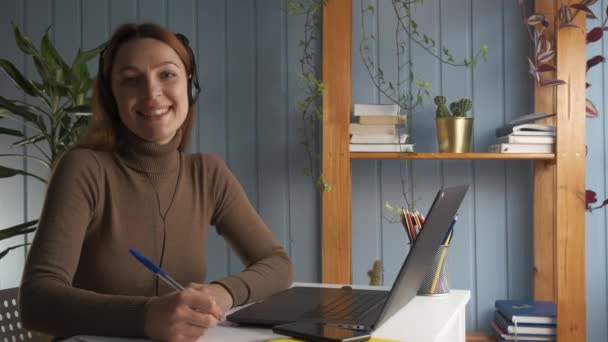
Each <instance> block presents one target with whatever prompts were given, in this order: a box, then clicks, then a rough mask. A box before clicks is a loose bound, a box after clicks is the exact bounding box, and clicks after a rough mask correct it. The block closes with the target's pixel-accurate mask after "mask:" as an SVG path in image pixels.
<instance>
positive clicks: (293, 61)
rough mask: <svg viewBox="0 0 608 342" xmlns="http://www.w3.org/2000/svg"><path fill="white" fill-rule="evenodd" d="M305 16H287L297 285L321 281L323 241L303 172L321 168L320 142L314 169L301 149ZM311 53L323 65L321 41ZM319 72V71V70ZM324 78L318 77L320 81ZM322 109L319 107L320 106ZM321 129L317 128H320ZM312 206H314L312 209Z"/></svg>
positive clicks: (291, 233) (316, 199)
mask: <svg viewBox="0 0 608 342" xmlns="http://www.w3.org/2000/svg"><path fill="white" fill-rule="evenodd" d="M304 22H305V16H304V15H297V16H296V15H290V16H287V33H286V39H287V45H286V46H285V53H286V55H287V75H286V76H287V113H288V120H289V123H288V128H287V139H288V141H287V144H288V145H287V153H288V161H289V171H288V177H289V212H290V215H289V229H290V231H289V234H288V237H290V240H289V241H288V246H289V251H290V255H291V257H292V261H293V264H294V269H295V280H296V281H316V282H318V281H320V280H321V272H320V269H321V247H320V246H321V237H320V234H319V233H320V220H319V205H318V203H319V199H320V197H321V196H320V192H318V191H317V190H316V187H315V185H314V184H313V180H312V179H311V178H310V177H308V176H306V175H305V173H304V172H303V171H304V170H307V169H311V168H312V169H311V170H310V171H312V174H313V175H314V174H316V173H317V172H316V170H318V169H319V168H320V165H319V160H314V158H320V151H319V149H320V147H319V144H318V139H317V141H314V142H311V143H312V144H313V151H314V152H313V153H314V154H313V165H312V166H310V165H309V161H308V156H307V153H306V150H305V148H304V146H303V145H302V143H301V141H302V134H301V132H300V130H301V129H302V128H304V127H305V126H304V125H308V123H306V122H305V121H304V120H303V119H302V118H301V113H300V111H298V110H297V108H296V102H297V101H299V100H302V99H303V98H304V97H305V96H306V95H305V94H304V89H305V84H304V82H303V81H302V80H301V79H300V77H298V76H297V74H298V72H301V70H300V63H299V60H300V58H301V56H302V51H303V50H302V49H303V48H302V46H301V45H300V42H301V41H302V40H303V39H304V31H303V27H304ZM311 49H312V51H314V52H317V53H318V58H317V60H316V65H317V66H319V65H320V62H321V58H320V57H321V56H320V50H321V40H320V37H317V39H316V40H315V41H314V42H313V45H312V46H311ZM319 71H320V68H319ZM320 76H321V75H318V77H320ZM318 105H319V106H320V105H321V104H320V103H319V104H318ZM317 128H318V125H317ZM315 133H316V134H315V135H316V136H317V137H318V136H319V130H318V129H315ZM311 203H312V204H313V205H311Z"/></svg>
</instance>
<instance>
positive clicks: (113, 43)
mask: <svg viewBox="0 0 608 342" xmlns="http://www.w3.org/2000/svg"><path fill="white" fill-rule="evenodd" d="M197 88H198V84H197V81H196V67H195V63H194V58H193V56H192V52H191V50H190V48H189V46H188V44H187V40H185V39H184V38H183V36H179V35H178V36H176V35H174V34H173V33H171V32H168V31H167V30H166V29H164V28H162V27H159V26H157V25H154V24H140V25H136V24H126V25H123V26H121V27H120V28H118V30H117V31H116V32H115V33H114V35H113V36H112V38H111V39H110V41H109V43H108V45H107V47H106V49H105V51H103V52H102V56H101V58H100V67H99V74H98V78H97V80H96V84H95V94H94V99H93V118H92V121H91V124H90V127H89V131H88V132H87V133H86V134H85V136H84V137H83V139H82V141H81V142H80V144H79V146H78V147H77V148H75V149H72V150H71V151H70V152H68V153H67V154H66V155H65V156H64V157H63V158H62V159H61V160H60V162H59V163H58V164H57V166H56V168H55V170H54V172H53V175H52V177H51V181H50V184H49V187H48V190H47V194H46V199H45V203H44V207H43V211H42V215H41V217H40V225H39V228H38V232H37V233H36V237H35V239H34V242H33V244H32V246H31V249H30V252H29V255H28V258H27V262H26V265H25V270H24V274H23V279H22V284H21V292H20V305H21V320H22V323H23V325H24V326H25V327H26V328H28V329H32V330H38V331H42V332H47V333H50V334H53V335H58V336H72V335H77V334H87V335H114V336H148V337H151V338H155V339H162V340H173V341H194V340H196V339H197V338H198V337H200V336H202V335H204V334H205V332H206V330H207V329H209V328H211V327H213V326H215V325H216V324H217V323H218V320H220V319H221V318H222V316H223V314H224V313H225V312H226V311H227V310H228V309H230V308H231V307H233V306H236V305H241V304H245V303H248V302H252V301H257V300H260V299H263V298H265V297H267V296H269V295H271V294H273V293H276V292H278V291H280V290H283V289H285V288H287V287H289V286H290V285H291V281H292V265H291V261H290V259H289V257H288V255H287V253H286V252H285V250H284V249H283V248H282V247H281V245H280V243H279V242H278V241H277V240H276V239H275V238H274V237H273V235H272V233H271V232H270V230H269V229H268V227H267V226H266V225H265V224H264V223H263V222H262V220H261V218H260V217H259V216H258V214H257V213H256V211H255V210H254V209H253V208H252V206H251V204H250V203H249V201H248V200H247V198H246V195H245V193H244V191H243V189H242V188H241V186H240V184H239V183H238V181H237V180H236V179H235V178H234V176H233V175H232V174H231V172H230V171H229V170H228V168H227V167H226V165H225V164H224V163H223V162H222V161H220V160H219V159H218V158H216V157H214V156H211V155H207V154H194V155H185V154H184V153H183V151H184V147H185V144H186V142H187V141H188V135H189V133H190V130H191V126H192V116H193V115H194V103H195V101H196V95H197V90H198V89H197ZM209 225H214V226H215V227H216V230H217V232H218V234H220V235H221V236H222V237H223V238H224V239H225V240H226V241H227V243H228V244H229V245H230V246H231V247H232V248H234V249H235V250H236V252H237V253H238V254H239V256H240V257H241V259H242V261H243V263H244V264H245V265H246V268H245V270H244V271H242V272H241V273H238V274H235V275H231V276H228V277H225V278H222V279H218V280H216V281H214V282H212V283H211V284H203V282H204V281H205V277H206V265H207V255H206V249H205V246H206V242H207V241H206V239H207V227H208V226H209ZM130 248H134V249H136V250H138V251H139V252H141V253H142V254H143V255H145V256H147V257H148V258H150V259H152V260H153V261H154V262H155V263H157V264H159V265H160V266H161V267H162V268H163V269H164V270H165V271H167V273H168V274H170V275H171V276H172V277H173V278H174V279H175V280H177V281H178V282H179V283H181V284H190V285H188V286H187V287H186V289H185V290H184V291H175V290H173V289H172V288H171V287H169V286H167V285H166V284H165V283H163V282H159V281H158V278H156V277H155V275H154V274H153V273H152V272H150V271H149V270H148V269H146V268H145V267H144V266H143V265H141V264H140V263H138V262H137V261H136V260H135V259H134V258H132V257H131V256H130V254H129V249H130ZM209 258H210V262H213V255H210V256H209Z"/></svg>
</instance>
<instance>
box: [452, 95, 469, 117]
mask: <svg viewBox="0 0 608 342" xmlns="http://www.w3.org/2000/svg"><path fill="white" fill-rule="evenodd" d="M471 108H473V101H471V100H470V99H461V100H459V101H454V102H452V103H450V110H451V111H452V116H457V117H465V116H467V112H468V111H470V110H471Z"/></svg>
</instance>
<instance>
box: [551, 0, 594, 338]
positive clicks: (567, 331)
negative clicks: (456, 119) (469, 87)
mask: <svg viewBox="0 0 608 342" xmlns="http://www.w3.org/2000/svg"><path fill="white" fill-rule="evenodd" d="M556 2H557V1H556ZM565 2H566V3H570V4H573V3H579V1H578V0H568V1H565ZM574 24H575V25H576V26H578V27H576V28H562V29H559V30H557V32H556V36H557V44H556V45H557V78H558V79H562V80H564V81H566V82H568V83H567V84H566V85H562V86H559V87H558V88H557V130H558V139H557V146H556V164H557V173H556V176H557V177H556V189H557V192H556V200H557V216H556V217H557V220H556V222H555V223H556V236H555V237H556V248H557V253H556V254H557V255H556V256H557V258H556V270H557V273H556V288H557V337H558V341H585V340H586V327H585V323H586V311H585V212H586V211H585V155H586V153H585V98H586V94H585V83H586V80H585V79H586V61H587V59H586V54H585V52H586V51H585V50H586V49H585V46H586V38H585V13H584V12H581V13H579V15H578V16H576V18H575V19H574Z"/></svg>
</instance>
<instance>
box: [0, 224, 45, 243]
mask: <svg viewBox="0 0 608 342" xmlns="http://www.w3.org/2000/svg"><path fill="white" fill-rule="evenodd" d="M38 221H39V220H32V221H28V222H23V223H20V224H18V225H15V226H12V227H8V228H3V229H0V240H4V239H8V238H11V237H13V236H17V235H21V234H26V233H24V231H26V230H28V229H32V228H33V229H36V226H37V225H38Z"/></svg>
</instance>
